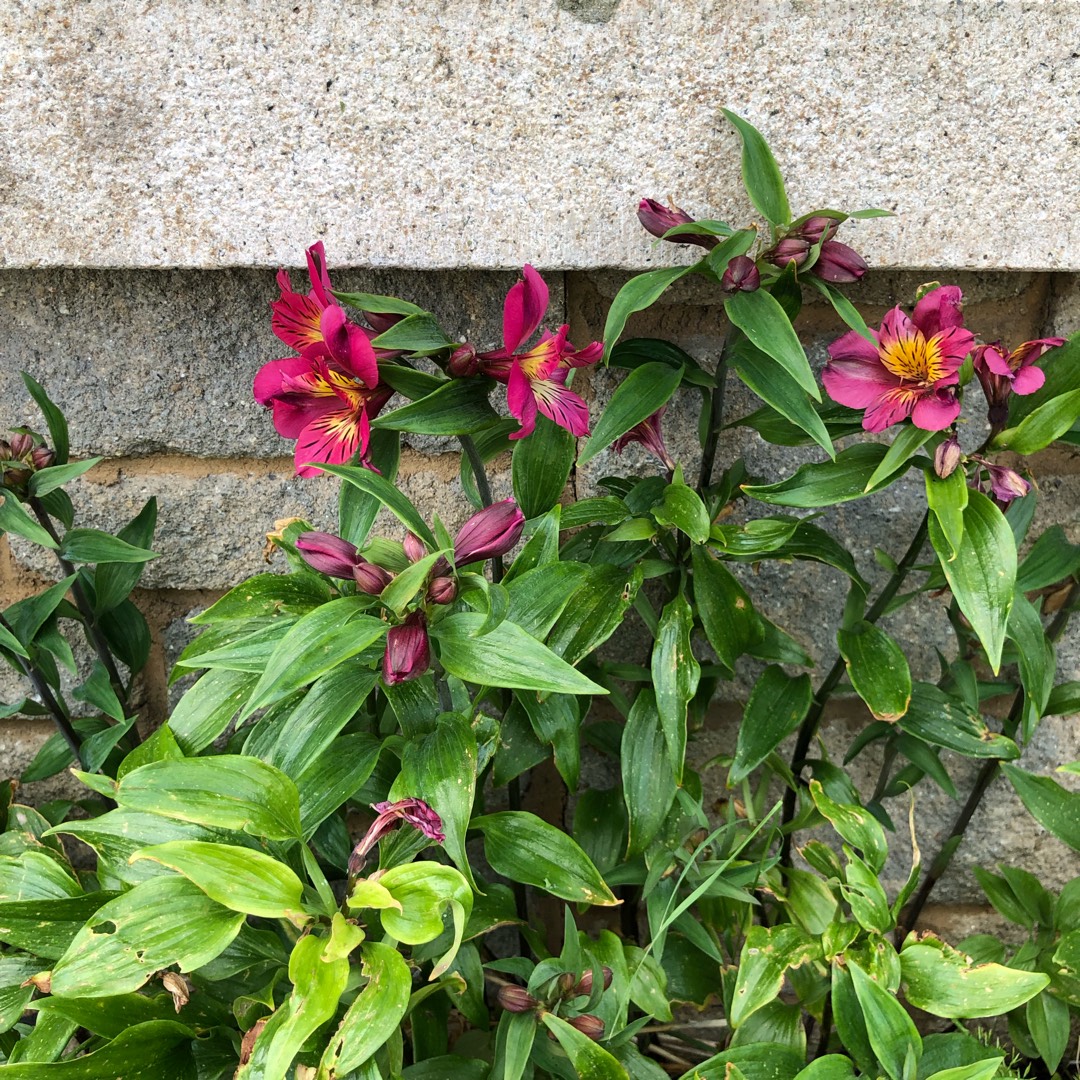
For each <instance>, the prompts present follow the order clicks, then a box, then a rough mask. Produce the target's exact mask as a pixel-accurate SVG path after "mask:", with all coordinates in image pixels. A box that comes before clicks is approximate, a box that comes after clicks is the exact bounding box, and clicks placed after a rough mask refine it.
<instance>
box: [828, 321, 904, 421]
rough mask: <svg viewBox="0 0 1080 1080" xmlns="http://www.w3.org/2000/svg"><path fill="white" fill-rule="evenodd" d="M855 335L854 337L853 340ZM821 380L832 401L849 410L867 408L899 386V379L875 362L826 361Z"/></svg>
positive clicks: (856, 360)
mask: <svg viewBox="0 0 1080 1080" xmlns="http://www.w3.org/2000/svg"><path fill="white" fill-rule="evenodd" d="M857 336H858V335H856V337H857ZM821 381H822V383H824V385H825V390H826V392H827V393H828V395H829V397H831V398H832V399H833V401H836V402H839V403H840V404H841V405H847V406H848V408H851V409H868V408H870V406H872V405H874V404H876V403H877V402H878V401H879V400H880V398H881V397H882V396H883V395H884V394H887V393H888V392H889V391H890V390H893V389H895V388H896V387H897V386H898V385H899V380H898V379H897V378H896V376H895V375H893V373H892V372H891V371H888V370H887V369H886V368H885V367H884V366H883V365H882V363H881V362H880V361H879V360H878V358H877V354H876V353H875V354H874V359H873V360H872V361H871V360H867V359H863V358H861V357H860V358H859V359H855V358H851V359H848V358H844V359H840V360H830V361H829V362H828V364H826V365H825V370H824V371H823V372H822V373H821Z"/></svg>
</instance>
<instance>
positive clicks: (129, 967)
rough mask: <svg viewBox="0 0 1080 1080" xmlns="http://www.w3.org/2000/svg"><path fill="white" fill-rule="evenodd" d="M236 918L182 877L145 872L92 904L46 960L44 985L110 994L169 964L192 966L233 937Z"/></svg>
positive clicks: (67, 993)
mask: <svg viewBox="0 0 1080 1080" xmlns="http://www.w3.org/2000/svg"><path fill="white" fill-rule="evenodd" d="M243 921H244V916H243V915H241V914H239V913H237V912H233V911H230V910H229V909H228V908H225V907H222V906H221V905H220V904H218V903H215V902H214V901H213V900H211V899H210V898H209V897H208V896H206V894H205V893H203V892H202V891H201V890H200V889H198V888H197V887H196V886H195V885H193V884H192V883H191V882H190V881H188V880H187V879H186V878H182V877H159V878H153V879H151V880H150V881H146V882H143V884H141V885H136V886H135V888H133V889H132V890H131V891H130V892H126V893H124V894H122V895H121V896H118V897H117V898H116V899H115V900H111V901H109V903H107V904H105V905H104V906H102V907H100V908H98V910H97V911H96V912H95V913H94V915H93V916H92V917H91V918H90V919H89V921H88V922H87V924H86V926H84V927H83V928H82V929H81V930H80V931H79V932H78V934H76V936H75V939H74V940H73V941H72V943H71V945H70V946H69V947H68V949H67V951H66V952H65V953H64V955H63V956H62V957H61V958H60V959H59V960H58V961H57V963H56V966H55V967H54V968H53V971H52V993H53V994H54V995H55V996H57V997H112V996H113V995H115V994H127V993H131V992H132V991H134V990H138V989H139V987H140V986H142V985H143V984H144V983H145V982H146V981H147V980H148V979H150V978H151V977H152V976H153V975H154V974H155V973H156V972H158V971H160V970H162V969H163V968H169V967H172V966H173V965H174V964H175V965H176V966H177V967H179V968H180V970H181V971H194V970H195V969H196V968H200V967H202V966H203V964H206V963H208V962H209V961H210V960H213V959H214V957H215V956H217V955H218V954H219V953H220V952H221V951H222V950H223V949H224V948H225V947H226V946H227V945H228V944H229V942H230V941H232V939H233V938H234V937H236V935H237V932H238V931H239V929H240V924H241V923H242V922H243Z"/></svg>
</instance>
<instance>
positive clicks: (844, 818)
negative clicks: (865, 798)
mask: <svg viewBox="0 0 1080 1080" xmlns="http://www.w3.org/2000/svg"><path fill="white" fill-rule="evenodd" d="M810 797H811V798H812V799H813V800H814V806H816V807H817V810H818V813H820V814H821V816H822V817H823V818H825V820H826V821H828V822H829V823H830V824H831V825H832V827H833V828H834V829H835V830H836V831H837V832H838V833H839V834H840V836H841V837H843V839H845V840H846V841H847V842H848V843H849V844H851V845H852V846H853V847H856V848H858V849H859V850H860V851H862V853H863V857H864V858H865V860H866V862H867V863H868V864H869V866H870V868H871V869H872V870H873V871H874V873H880V872H881V868H882V867H883V866H884V865H885V859H886V857H887V856H888V854H889V847H888V843H887V842H886V840H885V830H884V829H882V827H881V824H880V822H879V821H878V820H877V818H875V817H874V815H873V814H871V813H870V811H869V810H864V809H863V807H861V806H858V805H855V804H852V803H839V802H834V801H833V800H832V799H830V798H829V796H828V795H826V794H825V789H824V788H823V787H822V785H821V781H820V780H811V781H810Z"/></svg>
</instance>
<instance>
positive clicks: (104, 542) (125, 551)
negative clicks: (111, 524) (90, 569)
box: [60, 529, 158, 563]
mask: <svg viewBox="0 0 1080 1080" xmlns="http://www.w3.org/2000/svg"><path fill="white" fill-rule="evenodd" d="M60 555H61V557H62V558H65V559H67V560H68V561H69V562H73V563H110V562H118V563H143V562H149V561H150V560H151V559H156V558H157V557H158V556H157V552H154V551H147V550H146V549H145V548H141V547H135V545H134V544H129V543H127V542H126V541H124V540H121V539H120V538H119V537H117V536H111V535H110V534H109V533H106V532H100V531H98V530H97V529H69V530H68V531H67V533H65V534H64V539H63V542H62V543H61V545H60Z"/></svg>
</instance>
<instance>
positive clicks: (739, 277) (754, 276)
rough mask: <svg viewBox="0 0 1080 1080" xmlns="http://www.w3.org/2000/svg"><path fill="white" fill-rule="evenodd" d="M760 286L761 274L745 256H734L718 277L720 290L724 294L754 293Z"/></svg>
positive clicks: (755, 265)
mask: <svg viewBox="0 0 1080 1080" xmlns="http://www.w3.org/2000/svg"><path fill="white" fill-rule="evenodd" d="M760 285H761V272H760V271H759V270H758V268H757V264H756V263H755V262H754V260H753V259H751V258H749V257H748V256H746V255H736V256H735V258H734V259H732V260H731V262H729V263H728V264H727V269H726V270H725V271H724V273H723V274H722V275H721V277H720V288H721V289H723V290H724V292H729V293H735V292H754V291H755V290H756V289H757V288H758V287H759V286H760Z"/></svg>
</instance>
